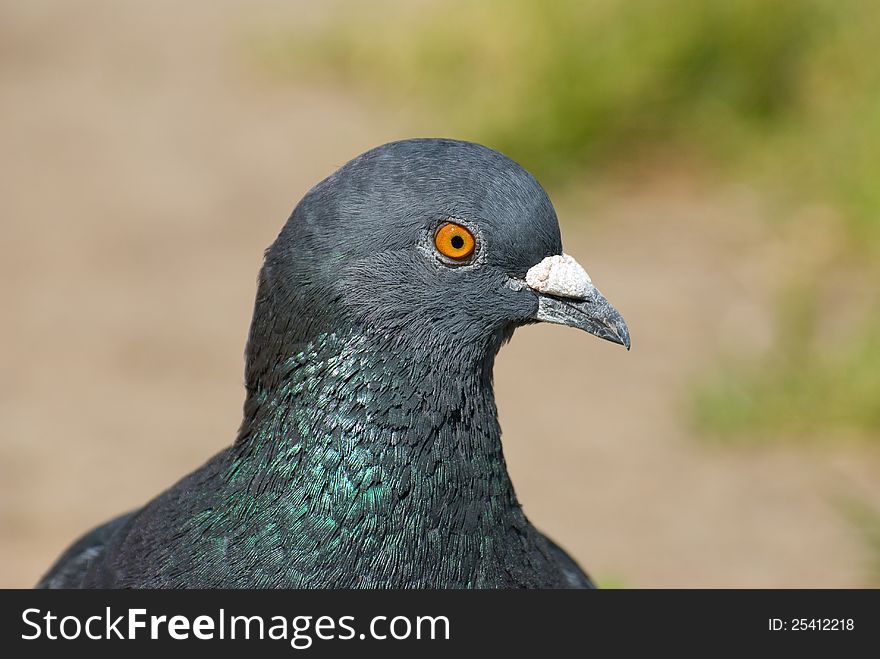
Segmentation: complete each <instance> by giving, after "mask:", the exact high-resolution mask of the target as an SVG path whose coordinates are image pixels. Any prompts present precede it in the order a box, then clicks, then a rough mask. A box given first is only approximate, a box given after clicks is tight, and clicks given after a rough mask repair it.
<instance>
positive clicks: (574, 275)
mask: <svg viewBox="0 0 880 659" xmlns="http://www.w3.org/2000/svg"><path fill="white" fill-rule="evenodd" d="M526 283H527V284H528V285H529V286H530V287H531V288H533V289H534V290H536V291H538V292H539V293H544V294H546V295H555V296H557V297H568V298H574V299H578V300H580V299H583V298H585V297H586V296H587V293H588V292H589V291H590V290H591V289H592V288H593V283H592V280H591V279H590V275H588V274H587V271H586V270H584V269H583V268H582V267H581V265H580V263H578V262H577V261H575V260H574V258H572V257H571V256H569V255H568V254H556V255H555V256H548V257H547V258H545V259H544V260H543V261H541V262H540V263H538V264H536V265H533V266H532V267H531V268H529V271H528V272H527V273H526Z"/></svg>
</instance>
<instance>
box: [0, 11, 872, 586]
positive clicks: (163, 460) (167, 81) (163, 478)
mask: <svg viewBox="0 0 880 659" xmlns="http://www.w3.org/2000/svg"><path fill="white" fill-rule="evenodd" d="M311 4H314V3H305V2H297V3H289V2H261V3H238V4H236V3H231V2H186V3H176V2H174V3H172V2H164V1H163V2H152V3H117V2H111V1H106V2H86V1H81V2H77V3H65V2H60V1H59V2H43V1H39V2H33V1H29V2H23V1H22V2H16V3H11V2H8V1H7V2H3V3H2V4H0V101H2V102H0V143H2V145H3V146H2V150H0V186H2V189H0V192H2V196H0V198H2V200H3V214H2V217H3V219H2V240H0V245H2V247H0V250H2V254H0V256H2V258H0V275H2V276H0V296H2V301H3V315H2V318H3V322H2V323H0V346H2V347H0V367H2V378H0V586H7V587H9V586H19V587H27V586H30V585H32V584H33V583H34V582H35V581H36V580H37V578H38V577H39V576H40V575H41V573H42V572H43V571H44V570H45V569H46V568H47V567H48V566H49V564H50V562H51V561H52V560H53V559H54V558H55V557H56V556H57V555H58V553H59V552H60V551H61V550H62V549H63V548H64V546H65V545H66V544H68V543H69V542H70V541H71V540H73V539H74V537H75V536H77V535H78V534H79V533H81V532H82V531H85V530H86V529H88V528H89V527H91V526H93V525H95V524H97V523H99V522H102V521H104V520H106V519H107V518H109V517H111V516H113V515H116V514H117V513H119V512H122V511H124V510H127V509H130V508H132V507H134V506H137V505H140V504H141V503H143V502H144V501H145V500H147V499H148V498H150V497H151V496H153V495H155V494H156V493H158V492H159V491H160V490H161V489H162V488H164V487H166V486H167V485H169V484H170V483H172V482H173V481H174V480H176V479H177V478H178V477H180V476H182V475H183V474H185V473H186V472H187V471H189V470H191V469H192V468H194V467H196V466H198V465H199V464H200V463H201V462H203V461H204V460H205V459H206V458H207V457H208V456H209V455H211V454H213V453H214V452H216V451H217V450H219V449H220V448H221V447H223V446H224V445H226V444H228V443H229V442H230V441H231V440H232V439H233V437H234V433H235V430H236V428H237V425H238V422H239V418H240V405H241V399H242V387H241V379H242V375H241V374H242V350H243V346H244V339H245V333H246V330H247V325H248V323H249V321H250V314H251V305H252V298H253V294H254V282H255V277H256V273H257V270H258V268H259V265H260V261H261V254H262V250H263V249H264V248H265V247H266V246H267V245H268V244H269V243H270V242H271V241H272V240H273V239H274V237H275V235H276V233H277V231H278V230H279V228H280V227H281V225H282V223H283V221H284V220H285V218H286V217H287V215H288V213H289V211H290V209H291V208H292V207H293V205H294V204H295V202H296V201H297V200H298V199H299V198H300V197H301V196H302V194H303V193H304V192H305V191H306V190H307V189H308V188H309V187H310V186H311V185H312V184H314V183H315V182H317V181H318V180H320V179H321V178H322V177H323V176H325V175H326V174H328V173H330V172H331V171H332V170H333V169H335V168H336V167H337V166H339V165H340V164H342V163H343V162H345V161H346V160H347V159H348V158H350V157H352V156H354V155H356V154H357V153H359V152H361V151H363V150H365V149H366V148H368V147H370V146H373V145H375V144H379V143H382V142H385V141H388V140H390V139H395V138H401V137H407V136H411V135H412V130H411V129H410V128H408V127H407V126H406V124H405V123H404V122H403V121H402V120H401V119H400V118H399V117H397V116H396V114H395V113H394V112H393V111H390V110H389V111H384V110H382V109H381V108H373V107H369V108H367V107H361V106H360V104H359V99H358V97H357V96H354V95H348V94H346V93H345V91H344V90H338V89H337V90H333V88H331V87H328V88H326V89H314V88H312V89H308V88H296V87H292V86H287V87H283V86H281V85H279V84H277V82H273V81H271V80H269V79H268V78H265V77H263V75H262V74H261V73H260V71H259V67H258V66H256V65H255V64H254V63H253V61H252V60H251V59H249V56H248V48H247V45H246V42H247V38H248V35H251V34H253V33H255V31H258V30H259V29H264V28H266V27H267V26H272V25H276V24H280V23H282V22H287V23H289V24H296V23H298V22H302V21H307V20H309V15H310V12H314V11H316V9H314V8H310V7H311ZM327 7H328V5H323V9H322V11H327V10H328V9H327ZM584 189H585V190H590V193H589V194H587V193H585V194H584V196H583V198H571V197H570V198H567V199H564V200H562V199H557V206H558V208H559V210H560V215H561V216H562V220H563V232H564V234H565V236H566V251H568V252H570V253H572V254H575V255H577V257H578V258H579V260H581V262H583V263H585V264H586V265H587V267H588V269H589V270H590V273H591V274H592V275H593V277H594V280H596V281H597V283H598V285H599V286H600V287H601V288H602V290H603V291H604V292H605V293H606V294H607V296H608V297H609V298H610V299H611V300H612V301H613V302H614V303H615V304H616V305H617V306H618V308H620V309H621V310H622V311H623V313H624V315H625V316H626V318H627V320H628V322H629V325H630V328H631V330H632V334H633V342H634V347H633V351H632V353H630V354H626V353H625V352H624V351H622V350H621V349H619V348H617V347H615V346H612V345H611V344H608V343H603V342H600V341H597V340H595V339H591V338H590V337H587V336H585V335H581V334H578V333H576V332H574V331H566V330H565V329H562V328H554V327H535V328H528V329H526V330H524V331H521V332H519V333H518V335H517V336H516V337H515V339H514V341H513V343H512V344H511V345H510V346H508V347H507V348H506V349H505V350H504V351H503V352H502V355H501V357H500V360H499V364H498V368H497V371H496V382H497V389H498V395H499V407H500V409H501V415H502V425H503V427H504V432H505V435H504V437H505V449H506V453H507V456H508V461H509V464H510V469H511V471H512V475H513V479H514V483H515V484H516V486H517V489H518V492H519V495H520V498H521V500H522V501H523V504H524V507H525V509H526V512H527V513H528V514H529V516H530V517H531V518H532V520H533V521H534V522H535V523H536V524H537V525H538V526H539V527H541V528H542V529H544V530H546V531H547V532H549V533H550V534H551V535H552V536H553V537H555V538H556V539H557V540H558V541H559V542H560V543H561V544H563V545H564V546H566V547H567V548H569V549H570V550H571V551H572V553H573V554H574V555H575V556H576V557H577V558H578V559H579V560H580V561H581V562H582V563H583V564H584V565H585V566H586V567H587V568H588V569H589V570H590V571H591V572H592V573H593V574H594V575H595V576H596V577H597V578H598V579H599V581H600V582H601V581H603V580H610V581H614V582H622V583H624V584H625V585H629V586H645V587H652V586H859V585H863V584H864V583H865V574H866V572H865V570H866V563H867V561H868V556H867V554H866V551H867V549H866V548H865V547H864V545H863V544H862V541H861V540H860V539H859V537H858V536H857V534H856V532H855V531H854V530H853V529H852V528H851V527H850V526H848V524H847V523H846V522H845V521H844V520H843V519H842V517H841V516H840V514H839V511H836V510H835V509H834V508H833V507H832V505H831V503H830V502H831V501H832V500H833V498H834V497H836V496H839V495H842V494H852V493H853V492H858V493H859V495H861V496H865V497H868V498H872V499H873V500H875V501H876V500H877V499H878V497H880V493H878V486H877V481H878V479H877V471H878V466H877V465H878V459H877V457H878V456H876V455H867V456H866V454H865V449H857V448H854V447H847V446H845V445H844V446H841V447H839V448H833V447H832V448H829V447H827V446H826V447H824V448H821V449H820V448H816V449H812V450H806V451H805V450H804V449H799V450H798V451H797V452H795V450H794V449H791V448H785V447H783V448H776V449H772V450H769V449H763V448H757V447H755V448H742V447H740V448H730V447H714V446H712V445H709V444H707V443H705V442H700V441H699V440H698V439H697V438H695V437H693V436H691V435H690V434H689V431H688V429H687V426H686V425H685V423H684V421H683V419H686V415H685V414H684V413H683V410H682V407H683V400H684V396H685V394H686V392H687V383H688V381H689V378H691V377H692V376H694V375H695V374H698V373H700V372H701V369H703V368H705V367H707V366H709V365H711V364H712V363H713V359H715V358H716V357H717V355H718V354H719V353H720V352H722V351H728V350H731V349H733V348H734V347H736V346H741V345H746V346H751V347H754V348H761V347H762V346H765V345H766V344H767V343H768V340H769V336H770V335H769V333H770V332H771V325H770V322H769V319H768V315H767V309H768V308H769V305H770V303H771V301H772V293H773V291H772V290H769V289H768V288H767V287H766V286H764V282H765V281H766V278H767V277H769V276H771V275H772V268H773V262H772V261H773V259H772V257H771V256H766V257H762V254H763V252H762V248H761V247H760V246H761V245H762V243H763V241H764V240H765V239H766V236H765V235H764V234H763V233H762V232H763V229H761V227H762V226H764V225H762V223H761V222H760V215H761V213H762V210H761V208H760V204H759V203H756V202H755V200H754V199H753V197H752V195H750V193H749V192H748V190H741V189H733V190H731V189H719V188H717V186H716V187H713V186H706V185H701V184H697V183H694V182H692V181H690V180H689V179H688V177H687V176H678V175H673V174H668V173H667V174H664V175H658V174H656V173H652V172H651V171H650V168H648V171H646V172H644V178H641V175H635V176H632V177H631V178H630V179H629V181H628V182H627V183H625V184H617V185H610V184H604V185H603V186H601V187H600V188H599V189H596V188H595V187H591V186H590V185H589V182H587V181H585V182H584ZM587 220H589V222H587ZM746 255H748V257H746ZM536 379H537V380H538V381H540V382H544V383H547V387H546V389H545V390H542V391H541V393H540V394H533V395H532V397H531V398H529V397H528V392H529V391H535V387H534V386H533V384H531V383H533V381H534V380H536Z"/></svg>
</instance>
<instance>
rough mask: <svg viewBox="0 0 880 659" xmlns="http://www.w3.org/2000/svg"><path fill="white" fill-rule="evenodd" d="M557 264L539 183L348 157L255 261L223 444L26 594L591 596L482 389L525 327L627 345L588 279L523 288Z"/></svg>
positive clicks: (462, 156)
mask: <svg viewBox="0 0 880 659" xmlns="http://www.w3.org/2000/svg"><path fill="white" fill-rule="evenodd" d="M450 223H452V225H453V226H454V227H457V229H455V230H454V231H453V233H455V232H458V233H455V235H454V236H453V238H452V239H451V240H452V242H451V243H450V245H451V247H448V248H447V249H446V250H444V249H443V246H441V245H440V243H439V238H438V237H439V236H440V231H439V228H442V227H446V226H447V225H449V224H450ZM459 234H460V235H461V236H464V239H467V237H468V236H470V238H472V239H473V241H472V245H471V249H472V251H471V252H469V253H468V254H466V255H465V256H464V257H459V253H462V254H463V253H464V251H466V248H468V244H467V243H465V241H464V239H460V240H459V241H458V242H456V238H457V237H458V236H459ZM447 252H448V253H449V254H452V255H453V256H451V257H450V256H449V255H448V254H447ZM561 253H562V244H561V239H560V234H559V228H558V223H557V219H556V214H555V211H554V210H553V206H552V205H551V203H550V200H549V199H548V197H547V195H546V193H545V192H544V191H543V189H542V188H541V186H540V185H539V184H538V182H537V181H536V180H535V179H534V178H533V177H532V176H531V175H529V174H528V173H527V172H526V171H525V170H523V169H522V168H521V167H520V166H519V165H517V164H516V163H514V162H513V161H512V160H510V159H508V158H506V157H505V156H503V155H501V154H499V153H497V152H495V151H492V150H490V149H487V148H485V147H482V146H479V145H476V144H471V143H467V142H459V141H454V140H439V139H421V140H408V141H403V142H394V143H391V144H387V145H384V146H381V147H378V148H376V149H373V150H372V151H369V152H367V153H365V154H363V155H361V156H359V157H358V158H356V159H354V160H352V161H351V162H349V163H347V164H346V165H344V166H343V167H342V168H341V169H340V170H338V171H337V172H336V173H334V174H333V175H331V176H330V177H329V178H327V179H325V180H324V181H322V182H321V183H319V184H318V185H317V186H315V187H314V188H313V189H312V190H311V191H310V192H309V193H308V194H307V195H306V196H305V197H304V198H303V200H302V201H301V202H300V203H299V204H298V205H297V207H296V208H295V209H294V212H293V214H292V215H291V217H290V219H289V220H288V222H287V223H286V225H285V226H284V228H283V230H282V231H281V233H280V235H279V236H278V238H277V240H276V241H275V242H274V243H273V245H272V246H271V247H270V248H269V249H268V250H267V253H266V260H265V264H264V266H263V268H262V270H261V273H260V278H259V285H258V291H257V300H256V305H255V310H254V317H253V321H252V324H251V331H250V336H249V339H248V346H247V354H246V362H247V363H246V377H245V381H246V389H247V394H246V400H245V404H244V420H243V422H242V425H241V428H240V430H239V433H238V437H237V439H236V441H235V443H234V444H233V445H232V446H231V447H229V448H227V449H226V450H224V451H222V452H221V453H219V454H218V455H216V456H215V457H214V458H213V459H211V460H210V461H209V462H207V463H206V464H205V465H204V466H203V467H201V468H200V469H198V470H197V471H195V472H193V473H192V474H190V475H188V476H187V477H185V478H184V479H183V480H181V481H180V482H178V483H177V484H176V485H174V486H172V487H171V488H170V489H168V490H167V491H166V492H164V493H163V494H161V495H159V496H158V497H157V498H155V499H153V500H152V501H150V502H149V503H148V504H146V505H145V506H144V507H143V508H141V509H140V510H137V511H135V512H133V513H129V514H128V515H124V516H122V517H119V518H117V519H115V520H113V521H111V522H109V523H108V524H105V525H104V526H102V527H99V528H98V529H95V530H94V531H92V532H91V533H89V534H87V535H86V536H84V537H83V538H82V539H80V540H79V541H78V542H77V543H75V544H74V545H73V546H72V547H71V548H70V549H68V550H67V552H66V553H65V554H64V555H63V556H62V557H61V558H60V559H59V561H58V562H57V563H56V564H55V565H54V566H53V567H52V568H51V569H50V571H49V573H48V574H47V575H46V576H45V577H44V578H43V580H42V581H41V583H40V584H39V586H41V587H50V588H51V587H63V588H76V587H84V588H91V587H99V588H106V587H109V588H116V587H122V588H220V587H227V588H236V587H241V588H278V587H280V588H519V587H525V588H567V587H577V588H580V587H590V586H591V585H592V584H591V582H590V580H589V579H588V577H587V576H586V575H585V574H584V572H583V571H582V570H581V569H580V568H579V567H578V566H577V564H576V563H575V562H574V561H573V560H572V559H571V558H570V557H569V556H567V555H566V554H565V552H564V551H563V550H562V549H560V548H559V547H558V546H557V545H556V544H555V543H553V542H552V541H550V540H549V539H547V538H546V537H545V536H543V535H542V534H541V533H540V532H538V531H537V530H536V529H535V528H534V527H533V526H532V525H531V523H529V521H528V520H527V519H526V517H525V516H524V514H523V512H522V509H521V507H520V505H519V503H518V501H517V499H516V496H515V494H514V490H513V486H512V484H511V482H510V479H509V477H508V474H507V469H506V466H505V462H504V457H503V454H502V450H501V432H500V428H499V425H498V420H497V410H496V407H495V399H494V395H493V389H492V367H493V363H494V358H495V355H496V354H497V352H498V350H499V349H500V347H501V346H502V344H503V343H504V342H505V341H506V340H508V339H509V338H510V337H511V335H512V333H513V331H514V329H515V328H516V327H518V326H520V325H523V324H527V323H531V322H537V321H549V322H556V323H562V324H566V325H573V326H576V327H580V328H582V329H585V330H587V331H589V332H591V333H593V334H596V335H599V336H602V337H603V338H608V339H611V340H613V341H616V342H618V343H623V344H625V345H627V347H628V346H629V336H628V333H627V330H626V326H625V324H624V323H623V320H622V318H620V316H619V314H617V312H616V311H614V309H613V307H611V306H610V304H608V303H607V302H606V301H605V299H604V298H603V297H602V296H601V295H600V294H599V293H598V291H597V290H596V289H595V288H594V287H593V286H592V283H591V282H589V277H586V273H585V272H584V271H583V270H582V269H580V270H579V271H578V270H577V269H573V270H571V272H574V273H575V274H574V275H571V276H570V277H571V278H574V279H577V277H579V274H578V272H583V277H585V278H586V279H585V280H584V278H583V277H581V278H580V279H577V281H576V282H575V283H576V285H574V284H572V285H569V284H568V283H566V282H563V284H562V285H557V289H554V292H553V294H548V293H543V292H541V290H540V285H539V284H533V285H530V284H529V283H527V275H528V273H529V271H530V269H531V268H533V267H534V266H535V265H536V264H540V263H541V262H542V261H543V260H544V259H546V258H547V257H551V256H555V255H561ZM567 258H570V257H567ZM575 265H577V264H576V263H575ZM579 267H580V266H577V268H579ZM572 268H573V266H572ZM565 272H566V273H567V272H568V270H566V271H565ZM566 276H568V275H566ZM539 279H540V278H537V279H536V278H535V277H532V278H531V280H534V281H538V280H539ZM557 279H558V278H557ZM574 279H573V280H572V281H574ZM547 280H548V278H547V277H546V276H545V277H544V278H543V279H540V281H547ZM568 290H573V291H577V292H576V293H574V294H571V295H574V296H575V297H565V296H564V295H568V294H567V293H564V291H568ZM559 291H563V295H560V294H559Z"/></svg>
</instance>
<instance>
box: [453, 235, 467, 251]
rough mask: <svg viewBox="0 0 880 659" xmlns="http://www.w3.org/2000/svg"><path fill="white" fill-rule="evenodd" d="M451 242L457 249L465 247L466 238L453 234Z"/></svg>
mask: <svg viewBox="0 0 880 659" xmlns="http://www.w3.org/2000/svg"><path fill="white" fill-rule="evenodd" d="M450 242H451V243H452V246H453V247H454V248H455V249H461V248H462V247H464V238H462V237H461V236H452V240H451V241H450Z"/></svg>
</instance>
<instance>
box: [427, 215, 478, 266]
mask: <svg viewBox="0 0 880 659" xmlns="http://www.w3.org/2000/svg"><path fill="white" fill-rule="evenodd" d="M434 247H436V248H437V251H438V252H440V253H441V254H442V255H443V256H445V257H447V258H450V259H455V260H456V261H461V260H463V259H466V258H467V257H469V256H470V255H471V254H473V253H474V247H476V241H475V240H474V234H472V233H471V232H470V231H468V230H467V229H465V228H464V227H463V226H461V225H460V224H455V223H454V222H447V223H446V224H443V225H441V227H440V228H439V229H437V233H435V234H434Z"/></svg>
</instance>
